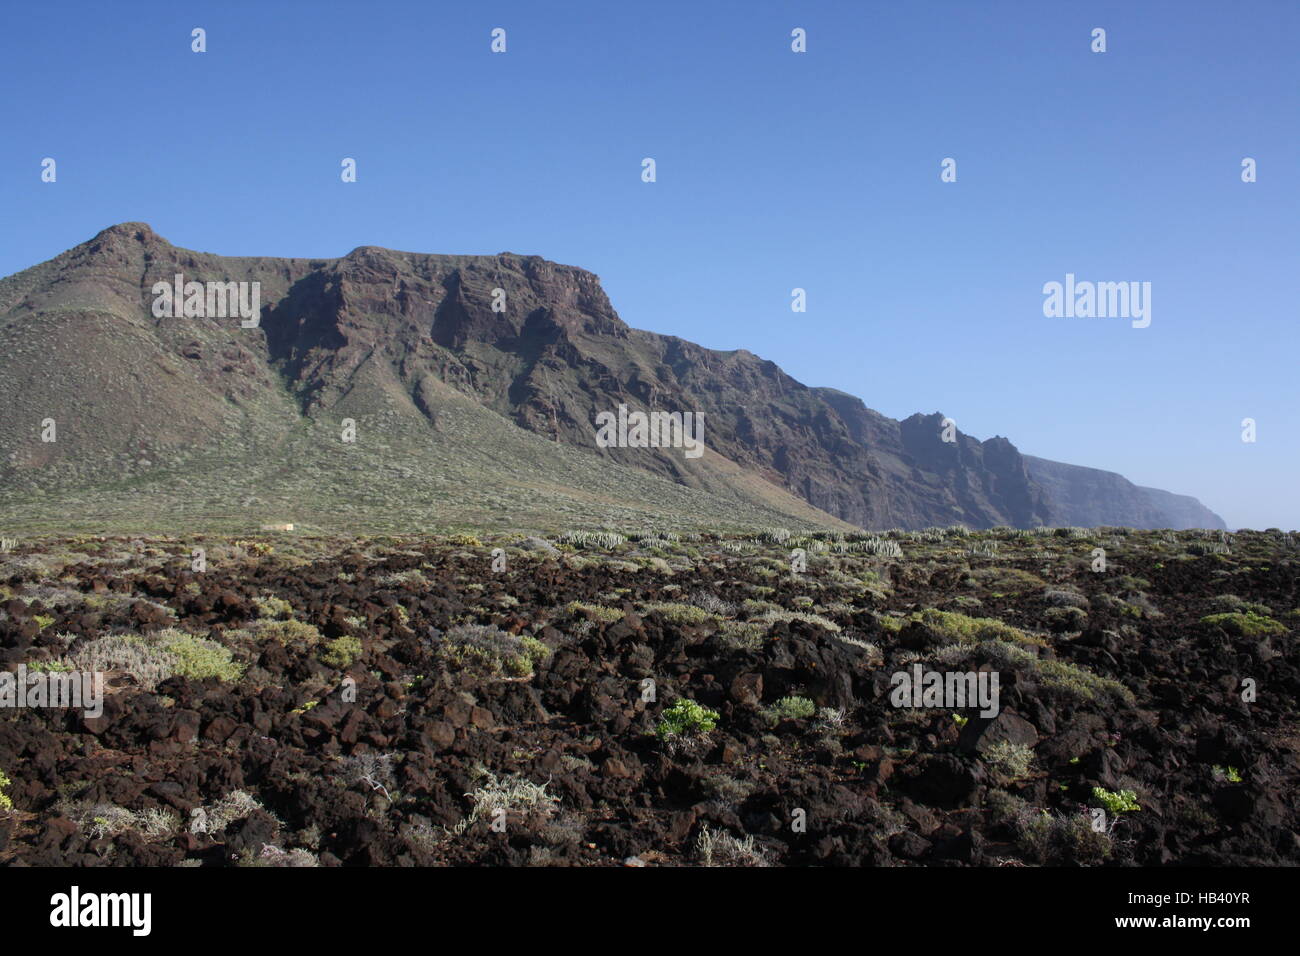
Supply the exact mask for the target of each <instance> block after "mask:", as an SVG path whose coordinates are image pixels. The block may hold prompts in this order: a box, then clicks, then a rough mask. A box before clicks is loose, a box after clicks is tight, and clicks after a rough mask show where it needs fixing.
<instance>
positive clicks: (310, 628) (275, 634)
mask: <svg viewBox="0 0 1300 956" xmlns="http://www.w3.org/2000/svg"><path fill="white" fill-rule="evenodd" d="M248 629H249V630H250V631H252V632H253V633H254V634H255V635H257V637H258V638H259V639H260V640H272V641H277V642H278V643H280V644H283V645H284V646H285V647H290V648H293V649H295V650H305V649H306V648H308V647H314V646H315V645H316V644H319V643H320V641H321V634H320V631H318V630H316V626H315V625H314V624H307V623H305V622H304V621H293V620H290V621H267V620H259V621H253V622H251V623H250V624H249V625H248Z"/></svg>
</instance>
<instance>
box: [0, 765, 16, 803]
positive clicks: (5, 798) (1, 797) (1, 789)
mask: <svg viewBox="0 0 1300 956" xmlns="http://www.w3.org/2000/svg"><path fill="white" fill-rule="evenodd" d="M11 783H13V781H12V780H10V779H9V778H8V777H7V776H6V775H5V772H4V771H3V770H0V810H12V809H13V808H14V802H13V801H12V800H10V799H9V795H8V794H7V793H5V787H7V786H9V785H10V784H11Z"/></svg>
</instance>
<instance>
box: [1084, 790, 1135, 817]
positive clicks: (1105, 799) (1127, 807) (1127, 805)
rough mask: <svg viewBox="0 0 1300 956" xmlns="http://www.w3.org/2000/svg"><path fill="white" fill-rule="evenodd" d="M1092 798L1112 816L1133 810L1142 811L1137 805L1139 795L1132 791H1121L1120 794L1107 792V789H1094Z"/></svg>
mask: <svg viewBox="0 0 1300 956" xmlns="http://www.w3.org/2000/svg"><path fill="white" fill-rule="evenodd" d="M1092 798H1093V799H1094V800H1096V801H1097V802H1098V803H1100V804H1101V805H1102V806H1103V807H1105V808H1106V809H1107V810H1109V811H1110V812H1111V813H1112V814H1120V813H1125V812H1127V811H1131V810H1141V809H1142V808H1141V807H1139V806H1138V804H1137V794H1136V793H1134V792H1133V791H1132V790H1120V791H1119V792H1118V793H1115V792H1112V791H1110V790H1107V789H1106V788H1105V787H1093V788H1092Z"/></svg>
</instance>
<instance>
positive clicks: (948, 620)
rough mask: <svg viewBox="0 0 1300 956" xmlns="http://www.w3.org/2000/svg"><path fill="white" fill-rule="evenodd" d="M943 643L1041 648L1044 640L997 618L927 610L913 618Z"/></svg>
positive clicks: (932, 609) (934, 609) (935, 609)
mask: <svg viewBox="0 0 1300 956" xmlns="http://www.w3.org/2000/svg"><path fill="white" fill-rule="evenodd" d="M912 619H913V620H916V621H920V622H921V623H922V624H924V625H925V626H926V627H928V628H929V629H930V630H931V631H933V632H934V633H935V634H937V635H938V636H939V637H942V638H943V639H944V640H947V641H952V642H954V643H957V644H974V643H978V642H980V641H1009V642H1011V643H1013V644H1042V643H1043V640H1042V639H1041V638H1038V637H1032V636H1030V635H1029V634H1026V633H1025V632H1024V631H1022V630H1021V629H1020V628H1018V627H1012V626H1011V625H1010V624H1006V623H1004V622H1002V621H999V620H997V619H996V618H991V617H970V616H969V615H967V614H962V613H960V612H958V611H940V610H938V609H937V608H926V609H925V610H924V611H918V612H917V613H915V614H913V615H912Z"/></svg>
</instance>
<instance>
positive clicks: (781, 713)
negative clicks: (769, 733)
mask: <svg viewBox="0 0 1300 956" xmlns="http://www.w3.org/2000/svg"><path fill="white" fill-rule="evenodd" d="M768 713H769V714H770V715H771V717H772V719H773V720H777V721H780V720H807V719H808V718H809V717H811V716H812V715H813V714H815V713H817V705H816V704H815V703H813V702H812V701H811V700H809V699H808V698H807V697H782V698H781V699H780V700H778V701H777V702H776V703H775V704H773V705H772V706H771V707H769V708H768Z"/></svg>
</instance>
